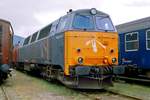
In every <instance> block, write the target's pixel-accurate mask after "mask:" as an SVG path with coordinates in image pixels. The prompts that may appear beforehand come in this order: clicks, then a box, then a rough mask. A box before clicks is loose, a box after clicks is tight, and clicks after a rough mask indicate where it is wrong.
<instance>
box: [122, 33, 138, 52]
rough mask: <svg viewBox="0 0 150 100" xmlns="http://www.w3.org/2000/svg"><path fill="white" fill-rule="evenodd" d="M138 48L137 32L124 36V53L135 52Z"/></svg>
mask: <svg viewBox="0 0 150 100" xmlns="http://www.w3.org/2000/svg"><path fill="white" fill-rule="evenodd" d="M138 48H139V40H138V32H132V33H127V34H125V51H137V50H138Z"/></svg>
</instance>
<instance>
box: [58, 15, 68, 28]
mask: <svg viewBox="0 0 150 100" xmlns="http://www.w3.org/2000/svg"><path fill="white" fill-rule="evenodd" d="M66 24H67V17H66V16H65V17H62V18H61V19H60V22H59V27H58V31H63V30H64V29H65V27H66Z"/></svg>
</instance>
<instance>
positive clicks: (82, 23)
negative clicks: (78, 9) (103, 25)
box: [72, 14, 94, 29]
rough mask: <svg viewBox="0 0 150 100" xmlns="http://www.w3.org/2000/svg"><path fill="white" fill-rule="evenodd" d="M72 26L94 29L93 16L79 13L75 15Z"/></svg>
mask: <svg viewBox="0 0 150 100" xmlns="http://www.w3.org/2000/svg"><path fill="white" fill-rule="evenodd" d="M72 26H73V28H75V29H94V22H93V17H92V16H87V15H80V14H77V15H75V17H74V20H73V25H72Z"/></svg>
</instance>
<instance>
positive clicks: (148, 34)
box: [146, 30, 150, 50]
mask: <svg viewBox="0 0 150 100" xmlns="http://www.w3.org/2000/svg"><path fill="white" fill-rule="evenodd" d="M146 49H147V50H150V30H147V31H146Z"/></svg>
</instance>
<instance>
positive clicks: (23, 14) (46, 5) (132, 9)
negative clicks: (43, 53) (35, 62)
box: [0, 0, 150, 37]
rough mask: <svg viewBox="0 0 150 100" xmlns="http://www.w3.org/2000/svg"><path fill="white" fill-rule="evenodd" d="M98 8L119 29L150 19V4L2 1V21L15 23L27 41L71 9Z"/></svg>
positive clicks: (141, 0)
mask: <svg viewBox="0 0 150 100" xmlns="http://www.w3.org/2000/svg"><path fill="white" fill-rule="evenodd" d="M83 8H96V9H98V10H100V11H103V12H105V13H108V14H109V15H110V16H111V18H112V21H113V22H114V24H115V25H118V24H121V23H125V22H128V21H132V20H136V19H140V18H144V17H148V16H150V13H149V9H150V0H0V18H2V19H7V20H9V21H11V23H12V26H13V27H14V32H15V34H17V35H19V36H23V37H27V36H28V35H30V34H32V33H33V32H35V31H37V30H38V29H40V28H42V27H43V26H45V25H47V24H49V23H51V22H52V21H54V20H56V19H57V18H59V17H60V16H62V15H65V14H66V12H67V11H68V10H69V9H73V10H77V9H83Z"/></svg>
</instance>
